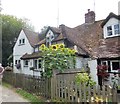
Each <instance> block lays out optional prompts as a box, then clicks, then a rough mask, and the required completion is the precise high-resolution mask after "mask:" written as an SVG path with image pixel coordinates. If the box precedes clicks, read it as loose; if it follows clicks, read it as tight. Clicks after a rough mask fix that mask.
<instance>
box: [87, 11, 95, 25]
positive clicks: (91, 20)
mask: <svg viewBox="0 0 120 104" xmlns="http://www.w3.org/2000/svg"><path fill="white" fill-rule="evenodd" d="M94 22H95V12H94V11H90V9H88V13H86V14H85V23H94Z"/></svg>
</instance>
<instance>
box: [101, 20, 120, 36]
mask: <svg viewBox="0 0 120 104" xmlns="http://www.w3.org/2000/svg"><path fill="white" fill-rule="evenodd" d="M116 24H120V21H119V20H118V19H116V18H110V19H109V21H108V22H107V23H106V24H105V25H104V27H103V33H104V38H109V37H115V36H120V34H116V35H114V34H113V35H111V36H107V27H108V26H112V27H113V26H114V25H116ZM119 26H120V25H119ZM113 33H114V30H113Z"/></svg>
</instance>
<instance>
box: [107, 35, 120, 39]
mask: <svg viewBox="0 0 120 104" xmlns="http://www.w3.org/2000/svg"><path fill="white" fill-rule="evenodd" d="M119 36H120V34H117V35H111V36H106V37H105V39H107V38H114V37H119Z"/></svg>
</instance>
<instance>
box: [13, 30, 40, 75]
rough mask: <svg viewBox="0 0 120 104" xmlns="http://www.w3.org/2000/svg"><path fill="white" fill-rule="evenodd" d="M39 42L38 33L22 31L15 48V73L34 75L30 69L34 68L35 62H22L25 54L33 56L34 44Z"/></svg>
mask: <svg viewBox="0 0 120 104" xmlns="http://www.w3.org/2000/svg"><path fill="white" fill-rule="evenodd" d="M38 41H39V37H38V34H37V33H34V32H32V31H29V30H27V29H22V30H21V32H20V34H19V37H18V39H17V42H16V44H15V46H14V48H13V65H14V66H13V68H14V72H15V73H24V74H30V75H33V71H31V70H30V67H33V64H34V60H21V57H22V56H23V55H25V54H32V53H33V52H34V44H36V43H37V42H38ZM17 65H18V66H19V65H20V67H18V68H17V67H16V66H17Z"/></svg>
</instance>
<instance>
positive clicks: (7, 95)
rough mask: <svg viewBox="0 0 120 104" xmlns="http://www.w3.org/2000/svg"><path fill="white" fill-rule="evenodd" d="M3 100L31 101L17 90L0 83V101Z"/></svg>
mask: <svg viewBox="0 0 120 104" xmlns="http://www.w3.org/2000/svg"><path fill="white" fill-rule="evenodd" d="M1 102H29V101H27V100H26V99H24V98H22V97H21V96H20V95H18V94H17V93H15V91H13V90H11V89H8V88H6V87H4V86H1V85H0V103H1ZM27 104H28V103H27ZM29 104H30V103H29Z"/></svg>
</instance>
